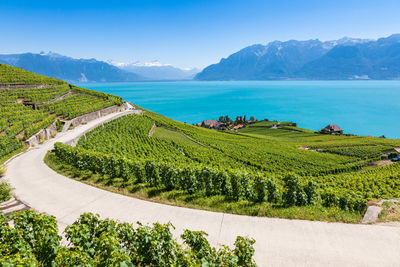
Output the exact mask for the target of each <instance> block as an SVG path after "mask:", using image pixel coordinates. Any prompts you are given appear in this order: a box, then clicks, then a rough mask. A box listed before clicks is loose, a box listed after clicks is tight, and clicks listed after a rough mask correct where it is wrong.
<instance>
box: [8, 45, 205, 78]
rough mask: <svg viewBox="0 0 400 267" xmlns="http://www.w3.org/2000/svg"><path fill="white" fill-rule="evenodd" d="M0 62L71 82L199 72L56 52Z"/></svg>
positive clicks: (10, 57)
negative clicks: (83, 57)
mask: <svg viewBox="0 0 400 267" xmlns="http://www.w3.org/2000/svg"><path fill="white" fill-rule="evenodd" d="M0 63H5V64H8V65H11V66H14V67H19V68H22V69H25V70H29V71H32V72H35V73H39V74H42V75H45V76H50V77H55V78H57V79H61V80H66V81H68V82H71V83H72V82H136V81H153V80H191V79H193V77H194V75H195V74H196V73H198V72H199V70H197V69H187V70H186V69H180V68H177V67H174V66H172V65H170V64H161V63H160V62H150V63H138V62H136V63H130V64H126V63H115V62H112V61H110V62H104V61H99V60H96V59H75V58H71V57H67V56H63V55H60V54H57V53H52V52H49V53H44V52H41V53H39V54H34V53H23V54H3V55H0Z"/></svg>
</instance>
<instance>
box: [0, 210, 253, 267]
mask: <svg viewBox="0 0 400 267" xmlns="http://www.w3.org/2000/svg"><path fill="white" fill-rule="evenodd" d="M9 221H13V223H12V224H11V225H9V223H8V222H9ZM173 229H174V226H173V225H171V224H160V223H154V224H153V225H151V226H148V225H143V224H141V223H140V222H138V226H137V227H135V226H133V225H131V224H128V223H120V222H118V221H114V220H110V219H105V220H101V219H100V218H99V216H98V215H94V214H92V213H84V214H82V215H81V216H80V217H79V218H78V219H77V220H76V221H75V222H74V223H73V224H71V225H68V226H67V227H66V229H65V231H64V238H63V237H61V235H59V231H58V226H57V221H56V219H55V218H54V217H53V216H49V215H46V214H45V213H42V214H39V213H35V212H34V211H31V210H25V211H22V212H18V213H15V214H12V215H10V216H4V214H3V213H0V233H1V235H0V243H1V246H0V265H1V266H246V267H252V266H256V264H255V262H254V259H253V255H254V248H253V245H254V243H255V241H254V240H253V239H250V238H246V237H241V236H238V237H237V238H236V241H235V242H234V244H233V245H234V246H233V248H232V249H231V248H229V247H227V246H221V247H220V248H215V247H212V246H211V245H210V243H209V242H208V240H207V234H206V233H204V232H201V231H190V230H184V232H183V233H182V234H181V239H182V241H183V243H182V242H178V241H177V240H175V239H174V237H173V234H172V230H173ZM62 239H65V240H63V241H62Z"/></svg>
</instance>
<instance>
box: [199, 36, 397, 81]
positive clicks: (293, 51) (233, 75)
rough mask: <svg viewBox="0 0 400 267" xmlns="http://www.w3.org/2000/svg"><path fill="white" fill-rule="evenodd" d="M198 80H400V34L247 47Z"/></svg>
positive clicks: (222, 61) (203, 72) (213, 67)
mask: <svg viewBox="0 0 400 267" xmlns="http://www.w3.org/2000/svg"><path fill="white" fill-rule="evenodd" d="M195 79H197V80H290V79H304V80H349V79H383V80H384V79H400V34H394V35H391V36H389V37H387V38H380V39H378V40H370V39H354V38H342V39H339V40H335V41H326V42H321V41H319V40H308V41H296V40H290V41H286V42H281V41H274V42H271V43H268V44H267V45H261V44H257V45H252V46H249V47H246V48H244V49H242V50H240V51H238V52H236V53H234V54H232V55H230V56H229V57H228V58H223V59H221V61H220V62H219V63H217V64H213V65H210V66H208V67H206V68H205V69H204V70H203V71H202V72H200V73H198V74H197V75H196V76H195Z"/></svg>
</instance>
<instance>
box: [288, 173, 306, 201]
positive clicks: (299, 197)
mask: <svg viewBox="0 0 400 267" xmlns="http://www.w3.org/2000/svg"><path fill="white" fill-rule="evenodd" d="M285 190H286V191H285V194H284V201H285V204H286V205H287V206H305V205H307V194H306V193H305V191H304V188H303V186H302V184H301V183H300V181H299V178H298V177H297V176H295V175H289V176H287V177H286V178H285Z"/></svg>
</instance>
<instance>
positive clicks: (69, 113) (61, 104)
mask: <svg viewBox="0 0 400 267" xmlns="http://www.w3.org/2000/svg"><path fill="white" fill-rule="evenodd" d="M113 105H114V103H113V102H111V101H107V100H105V99H102V98H98V97H96V96H91V95H81V94H77V95H72V96H70V97H67V98H64V99H62V100H59V101H56V102H52V103H50V104H45V105H42V106H40V107H39V109H41V110H44V111H47V112H50V113H54V114H56V115H57V116H59V117H61V118H63V119H69V120H70V119H73V118H75V117H78V116H80V115H83V114H86V113H90V112H93V111H96V110H100V109H103V108H107V107H110V106H113Z"/></svg>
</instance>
